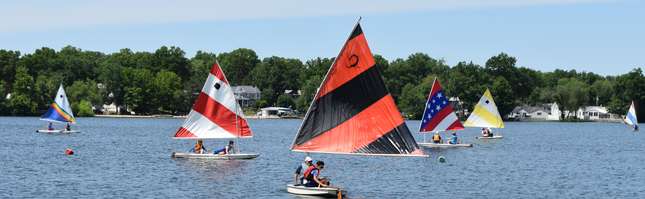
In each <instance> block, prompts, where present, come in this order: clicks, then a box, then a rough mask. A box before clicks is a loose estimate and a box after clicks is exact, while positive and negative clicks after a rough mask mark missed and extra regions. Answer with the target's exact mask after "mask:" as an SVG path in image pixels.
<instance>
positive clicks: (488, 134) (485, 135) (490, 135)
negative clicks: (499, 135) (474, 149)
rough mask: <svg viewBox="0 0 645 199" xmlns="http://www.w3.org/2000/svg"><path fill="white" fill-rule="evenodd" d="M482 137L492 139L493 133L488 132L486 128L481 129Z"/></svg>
mask: <svg viewBox="0 0 645 199" xmlns="http://www.w3.org/2000/svg"><path fill="white" fill-rule="evenodd" d="M482 136H484V137H493V133H492V132H490V129H488V128H482Z"/></svg>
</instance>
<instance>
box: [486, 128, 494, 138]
mask: <svg viewBox="0 0 645 199" xmlns="http://www.w3.org/2000/svg"><path fill="white" fill-rule="evenodd" d="M486 132H488V137H493V132H492V131H491V130H490V128H486Z"/></svg>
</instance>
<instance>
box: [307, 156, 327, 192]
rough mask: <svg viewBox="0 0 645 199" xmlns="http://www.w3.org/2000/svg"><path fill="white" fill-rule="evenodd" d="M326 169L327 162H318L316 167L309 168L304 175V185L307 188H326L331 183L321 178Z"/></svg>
mask: <svg viewBox="0 0 645 199" xmlns="http://www.w3.org/2000/svg"><path fill="white" fill-rule="evenodd" d="M324 168H325V162H323V161H317V162H316V164H315V165H312V166H310V167H309V168H307V170H306V171H305V174H304V176H305V177H304V180H303V184H304V185H305V186H306V187H326V186H329V181H328V180H327V179H325V178H322V177H320V172H321V171H322V170H323V169H324Z"/></svg>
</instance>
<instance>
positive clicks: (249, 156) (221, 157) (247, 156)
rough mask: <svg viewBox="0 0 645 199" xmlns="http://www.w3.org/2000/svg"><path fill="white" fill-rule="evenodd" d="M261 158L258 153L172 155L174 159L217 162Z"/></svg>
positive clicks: (178, 153)
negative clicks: (203, 159) (211, 160)
mask: <svg viewBox="0 0 645 199" xmlns="http://www.w3.org/2000/svg"><path fill="white" fill-rule="evenodd" d="M258 156H260V154H257V153H253V154H251V153H249V154H243V153H235V154H197V153H181V152H174V153H172V156H171V157H173V158H207V159H215V160H248V159H253V158H257V157H258Z"/></svg>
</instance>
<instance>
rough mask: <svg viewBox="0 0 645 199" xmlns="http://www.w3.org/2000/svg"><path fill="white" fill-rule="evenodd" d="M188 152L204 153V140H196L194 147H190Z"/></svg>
mask: <svg viewBox="0 0 645 199" xmlns="http://www.w3.org/2000/svg"><path fill="white" fill-rule="evenodd" d="M190 152H193V153H197V154H204V153H206V147H204V142H203V141H202V140H197V143H195V147H193V148H192V149H190Z"/></svg>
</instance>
